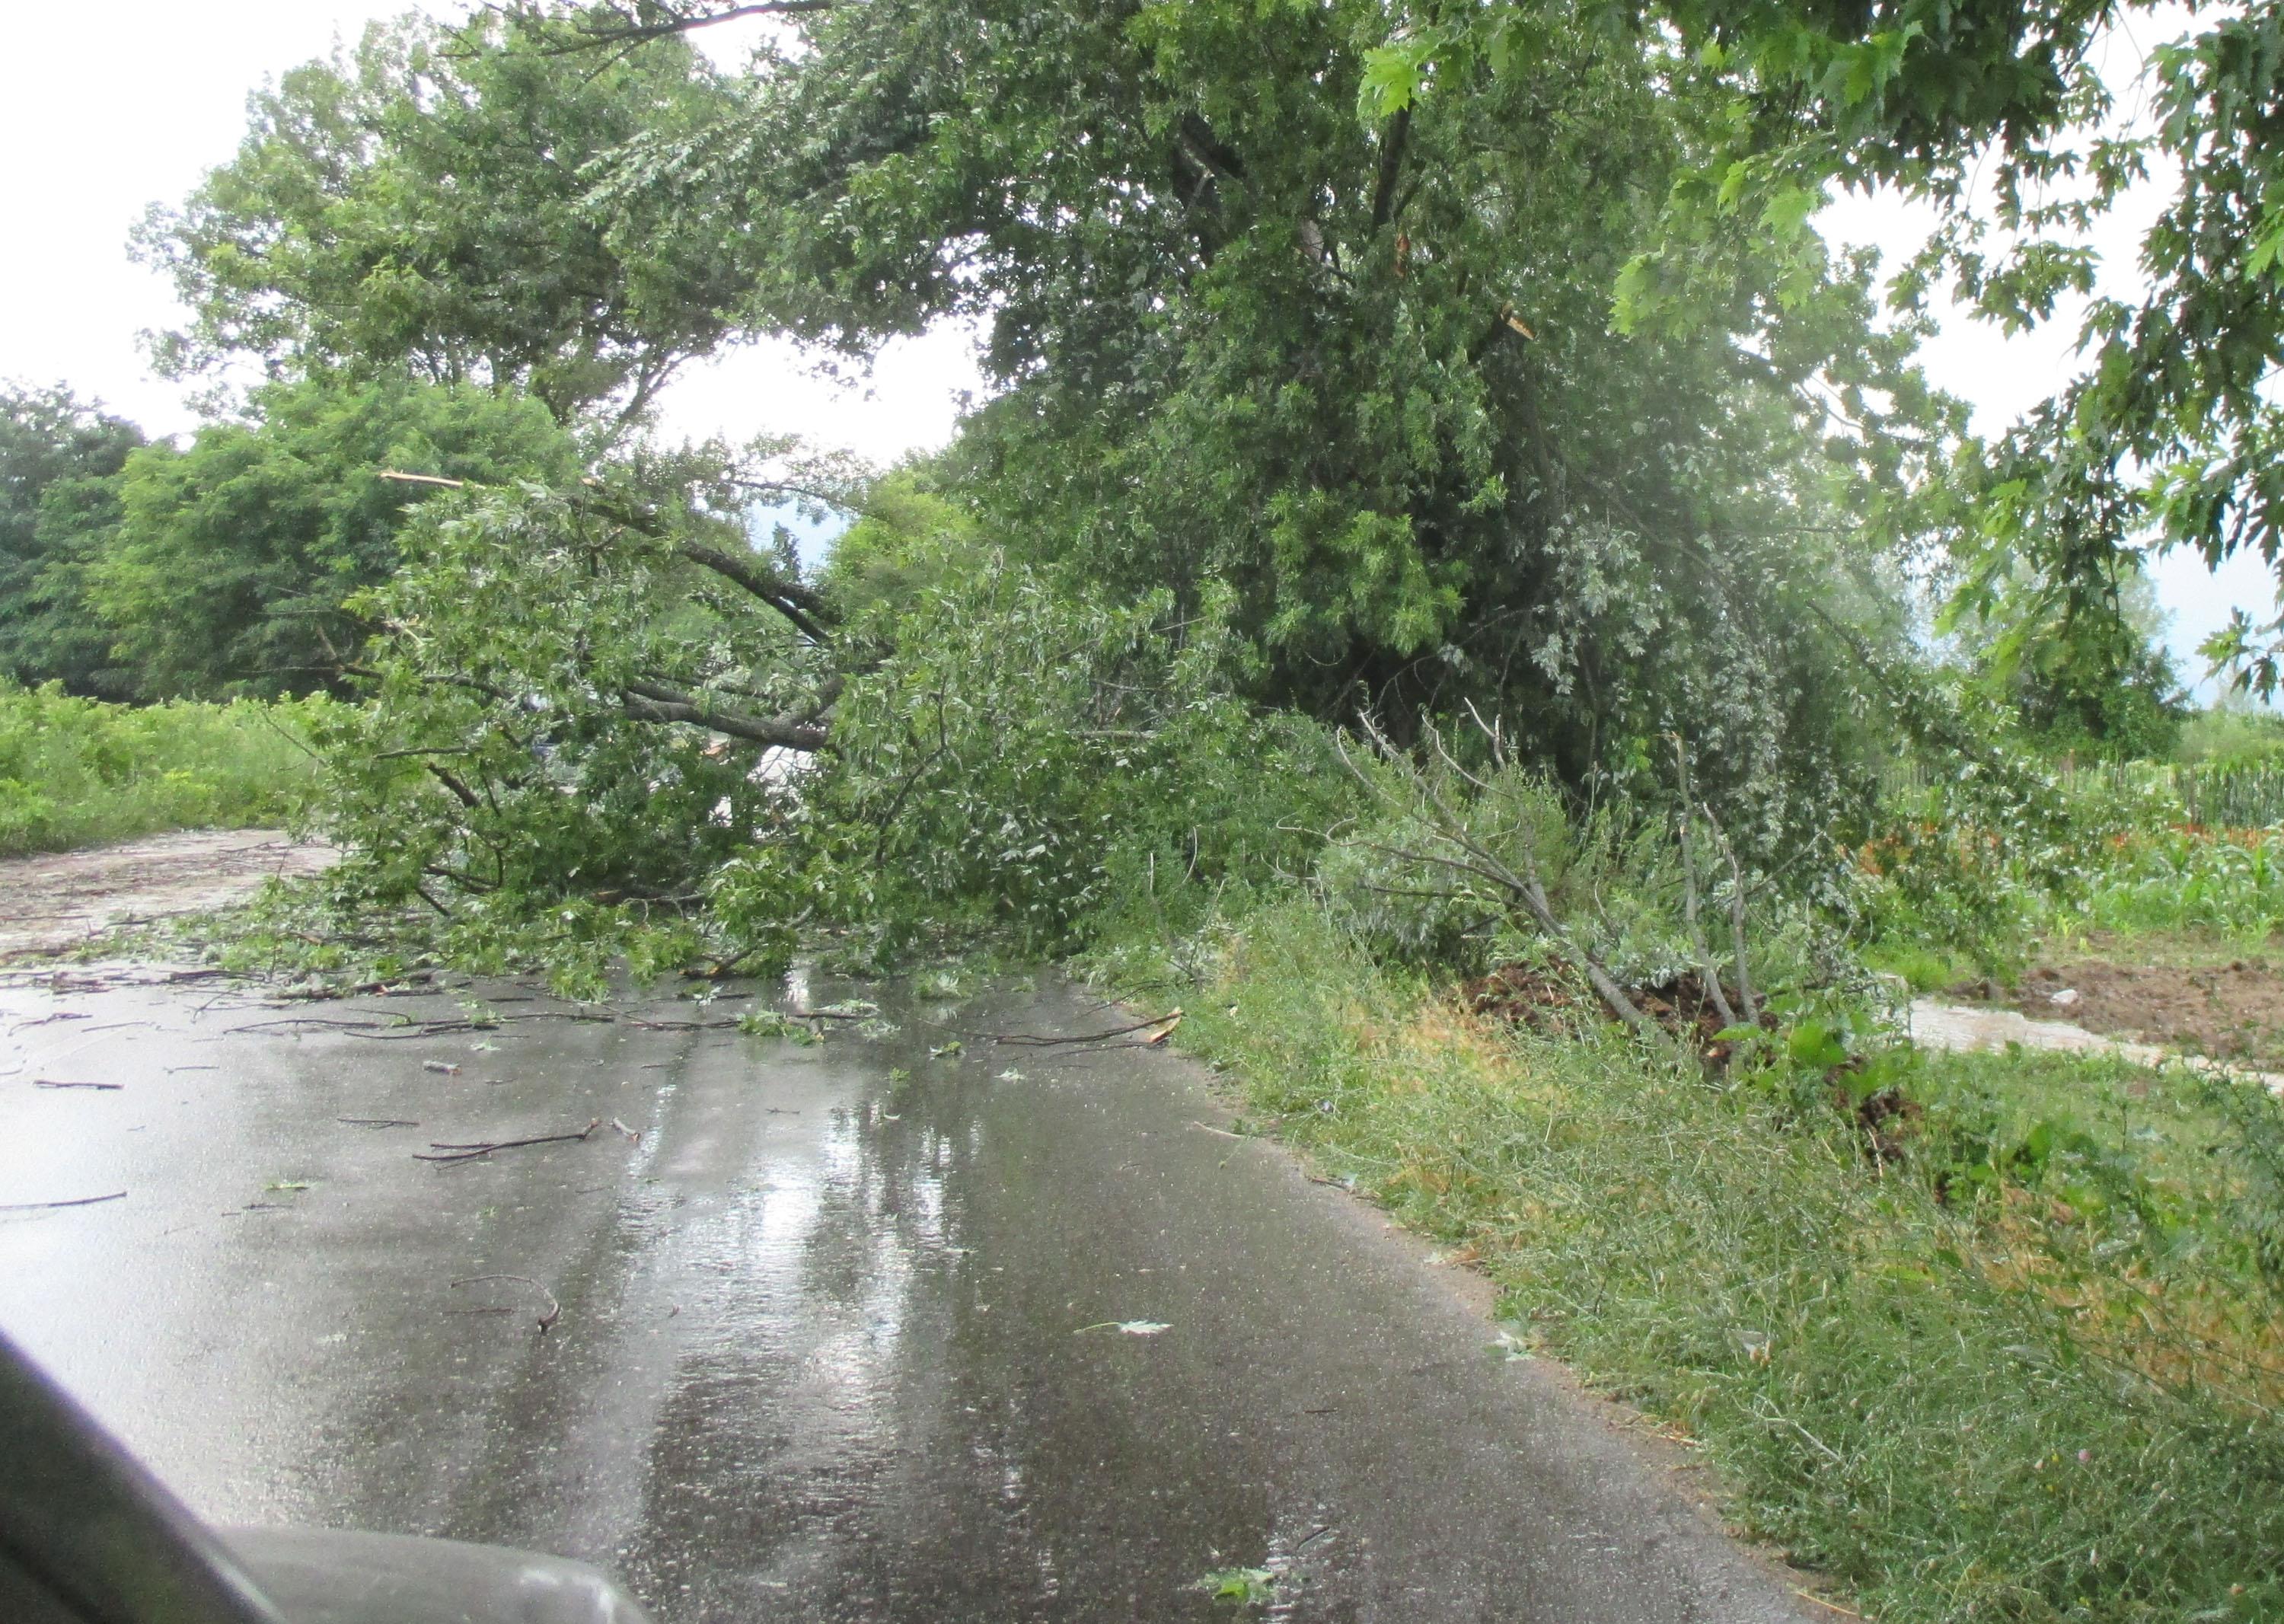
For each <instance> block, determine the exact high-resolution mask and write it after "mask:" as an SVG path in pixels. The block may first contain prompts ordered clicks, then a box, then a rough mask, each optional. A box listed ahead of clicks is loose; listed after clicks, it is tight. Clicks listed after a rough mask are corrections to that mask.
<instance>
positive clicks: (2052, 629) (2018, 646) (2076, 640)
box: [1952, 563, 2188, 761]
mask: <svg viewBox="0 0 2284 1624" xmlns="http://www.w3.org/2000/svg"><path fill="white" fill-rule="evenodd" d="M2122 573H2123V574H2124V579H2123V581H2122V582H2120V584H2119V589H2118V602H2117V605H2116V611H2117V612H2116V613H2102V614H2089V613H2083V612H2081V611H2078V610H2077V609H2076V608H2075V606H2074V605H2072V604H2071V603H2070V602H2069V600H2068V599H2067V597H2065V596H2064V595H2063V594H2061V593H2058V592H2056V591H2054V590H2053V589H2052V588H2051V587H2050V586H2040V585H2034V584H2033V583H2031V582H2027V581H2023V580H2020V579H2016V580H2012V581H2009V582H2007V583H2006V587H2005V589H2003V590H2001V591H1999V592H1998V593H1996V594H1994V595H1993V596H1991V597H1990V598H1989V599H1988V600H1986V601H1984V602H1983V606H1982V609H1981V611H1980V613H1979V616H1978V617H1977V619H1978V620H1979V624H1978V625H1977V626H1976V629H1977V630H1979V631H1981V632H1982V633H1983V636H1984V638H1985V641H1984V642H1983V645H1982V646H1981V647H1980V648H1978V649H1976V650H1975V656H1974V673H1975V681H1976V682H1977V683H1980V684H1982V685H1983V686H1984V687H1985V688H1987V689H1988V690H1989V691H1990V692H1991V697H1992V698H1993V699H1995V700H1996V701H1997V702H1998V703H1999V704H2000V705H2002V706H2004V707H2006V708H2008V709H2010V710H2012V711H2013V713H2014V715H2015V716H2016V717H2017V718H2018V719H2019V726H2020V727H2021V729H2022V731H2023V733H2024V734H2026V735H2027V736H2028V737H2029V738H2030V739H2031V740H2033V741H2035V742H2036V744H2037V745H2038V746H2039V747H2041V748H2043V749H2045V750H2046V751H2049V752H2052V753H2064V752H2067V753H2072V754H2075V755H2087V756H2095V757H2100V758H2104V759H2108V760H2112V761H2141V760H2147V759H2149V758H2152V757H2162V756H2164V755H2167V754H2169V753H2171V751H2172V748H2173V746H2174V744H2175V741H2176V740H2177V739H2178V737H2179V735H2180V730H2181V723H2182V722H2183V719H2184V718H2185V717H2186V715H2187V714H2188V700H2187V696H2186V694H2185V693H2183V692H2182V691H2181V686H2180V681H2179V678H2178V675H2177V674H2176V672H2175V671H2174V669H2173V662H2172V659H2171V655H2169V654H2168V653H2167V652H2166V651H2165V646H2164V636H2163V631H2164V628H2163V612H2162V611H2161V610H2160V609H2159V608H2158V606H2157V602H2156V592H2155V588H2154V587H2153V586H2152V585H2151V583H2150V582H2149V580H2148V578H2147V576H2146V575H2144V574H2142V573H2141V572H2140V571H2139V568H2138V566H2132V565H2131V564H2130V563H2129V564H2128V565H2127V566H2123V572H2122ZM1966 620H1967V616H1965V615H1964V614H1962V613H1956V612H1955V613H1954V615H1953V617H1952V623H1953V624H1959V623H1962V622H1964V621H1966Z"/></svg>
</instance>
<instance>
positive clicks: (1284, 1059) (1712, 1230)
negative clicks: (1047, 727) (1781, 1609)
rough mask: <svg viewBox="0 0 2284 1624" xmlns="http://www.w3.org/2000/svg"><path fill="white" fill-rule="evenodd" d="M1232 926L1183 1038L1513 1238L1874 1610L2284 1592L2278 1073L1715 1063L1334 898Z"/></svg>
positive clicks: (1388, 1199) (1261, 1107) (1420, 1203)
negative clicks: (1550, 1001) (1504, 1022)
mask: <svg viewBox="0 0 2284 1624" xmlns="http://www.w3.org/2000/svg"><path fill="white" fill-rule="evenodd" d="M1216 941H1217V943H1218V948H1217V951H1216V953H1215V955H1214V956H1213V957H1212V961H1211V963H1210V964H1208V966H1207V967H1206V977H1207V980H1208V985H1207V986H1206V987H1205V988H1202V989H1198V988H1193V989H1192V990H1191V992H1190V993H1189V994H1188V995H1186V996H1185V1002H1186V1003H1187V1004H1188V1006H1189V1007H1190V1008H1191V1009H1192V1010H1193V1017H1192V1019H1191V1020H1190V1021H1189V1022H1188V1023H1187V1024H1186V1025H1185V1027H1184V1031H1183V1037H1184V1039H1185V1041H1188V1042H1192V1043H1193V1044H1194V1045H1196V1046H1198V1047H1200V1048H1201V1049H1202V1050H1203V1051H1204V1052H1205V1053H1206V1054H1207V1055H1208V1057H1209V1058H1213V1059H1214V1060H1216V1062H1218V1063H1220V1064H1221V1065H1222V1066H1224V1067H1226V1068H1227V1069H1228V1070H1229V1071H1230V1072H1231V1073H1232V1075H1233V1076H1234V1077H1235V1078H1236V1079H1238V1080H1239V1081H1240V1084H1241V1086H1242V1088H1243V1089H1244V1090H1245V1094H1246V1097H1247V1099H1248V1102H1249V1105H1250V1107H1251V1109H1252V1110H1253V1111H1254V1112H1255V1113H1258V1114H1259V1116H1260V1117H1261V1118H1263V1119H1264V1120H1265V1121H1266V1122H1267V1123H1268V1124H1269V1125H1271V1127H1273V1128H1275V1129H1276V1130H1277V1131H1279V1132H1281V1133H1282V1134H1283V1135H1285V1136H1287V1137H1288V1138H1289V1139H1291V1140H1292V1141H1293V1142H1295V1144H1298V1145H1300V1146H1302V1147H1303V1148H1305V1149H1306V1150H1307V1151H1308V1152H1310V1153H1311V1154H1312V1155H1314V1156H1315V1157H1316V1158H1318V1159H1319V1160H1320V1161H1321V1163H1322V1164H1323V1165H1324V1166H1325V1167H1326V1169H1327V1170H1328V1171H1331V1172H1333V1173H1335V1174H1338V1175H1342V1176H1343V1178H1344V1181H1345V1182H1348V1183H1351V1184H1353V1185H1354V1186H1355V1187H1356V1188H1357V1189H1358V1190H1360V1191H1364V1192H1365V1193H1367V1194H1369V1195H1370V1196H1372V1197H1373V1198H1374V1199H1376V1200H1378V1201H1380V1202H1381V1203H1383V1204H1384V1205H1386V1206H1388V1207H1389V1208H1390V1209H1391V1211H1393V1212H1394V1213H1395V1214H1396V1215H1397V1216H1398V1217H1400V1218H1401V1219H1403V1220H1404V1222H1406V1223H1408V1224H1410V1225H1411V1226H1412V1227H1414V1228H1416V1229H1418V1230H1422V1231H1424V1232H1426V1233H1428V1234H1430V1235H1432V1236H1434V1237H1435V1238H1437V1239H1439V1240H1440V1241H1442V1242H1443V1243H1444V1244H1446V1245H1452V1246H1456V1247H1458V1248H1459V1249H1460V1250H1461V1251H1462V1253H1463V1254H1468V1255H1473V1256H1474V1257H1476V1258H1477V1259H1479V1260H1480V1261H1482V1264H1483V1266H1484V1267H1486V1268H1487V1269H1489V1270H1490V1273H1491V1275H1492V1277H1494V1278H1495V1279H1496V1280H1497V1281H1498V1284H1500V1285H1501V1286H1502V1287H1503V1288H1504V1291H1505V1293H1506V1305H1507V1308H1508V1310H1509V1311H1510V1312H1511V1313H1512V1314H1513V1315H1514V1316H1516V1318H1517V1319H1518V1320H1520V1321H1521V1322H1522V1323H1524V1324H1525V1325H1526V1326H1527V1327H1528V1331H1527V1332H1526V1334H1527V1335H1528V1336H1529V1338H1530V1339H1532V1340H1535V1341H1536V1342H1537V1343H1538V1344H1540V1345H1542V1346H1543V1347H1545V1348H1546V1349H1547V1350H1548V1351H1550V1352H1552V1353H1553V1354H1555V1355H1559V1356H1560V1357H1561V1358H1562V1359H1564V1360H1565V1361H1567V1362H1569V1363H1570V1364H1572V1365H1573V1366H1574V1367H1575V1368H1576V1370H1579V1372H1580V1373H1581V1374H1582V1375H1584V1377H1585V1378H1587V1379H1588V1380H1589V1381H1591V1382H1592V1383H1594V1384H1596V1385H1597V1386H1600V1387H1601V1388H1602V1389H1603V1390H1605V1391H1607V1392H1610V1393H1613V1394H1617V1395H1619V1396H1621V1397H1623V1398H1625V1399H1627V1400H1630V1401H1632V1402H1634V1403H1635V1404H1637V1405H1639V1406H1640V1407H1641V1408H1642V1409H1645V1410H1647V1411H1648V1412H1650V1413H1652V1414H1654V1415H1655V1416H1657V1417H1661V1418H1662V1419H1663V1420H1665V1421H1668V1422H1670V1423H1672V1424H1675V1425H1678V1426H1679V1427H1681V1428H1683V1429H1686V1432H1687V1433H1688V1434H1689V1435H1690V1436H1691V1437H1693V1439H1694V1440H1695V1441H1697V1443H1698V1445H1699V1447H1700V1448H1701V1449H1702V1451H1703V1452H1704V1455H1705V1456H1707V1457H1709V1459H1710V1460H1711V1461H1713V1462H1714V1463H1715V1464H1717V1467H1718V1468H1719V1469H1720V1470H1721V1472H1723V1473H1724V1474H1725V1478H1726V1480H1727V1482H1728V1483H1729V1485H1730V1486H1731V1488H1732V1491H1733V1493H1732V1499H1731V1514H1732V1516H1733V1519H1735V1520H1736V1521H1737V1522H1738V1523H1739V1524H1740V1525H1741V1526H1743V1527H1744V1528H1745V1529H1747V1530H1748V1532H1750V1533H1753V1534H1757V1535H1760V1536H1762V1537H1764V1538H1767V1539H1769V1540H1771V1541H1773V1542H1776V1543H1778V1544H1779V1545H1781V1546H1782V1547H1783V1548H1785V1549H1786V1550H1787V1551H1788V1552H1789V1553H1790V1554H1791V1555H1792V1556H1793V1557H1794V1558H1795V1559H1796V1560H1798V1561H1800V1562H1802V1563H1803V1564H1805V1565H1809V1566H1811V1567H1814V1568H1817V1569H1819V1570H1821V1571H1822V1572H1824V1573H1828V1574H1829V1575H1831V1576H1832V1577H1833V1578H1834V1579H1835V1580H1837V1581H1841V1582H1842V1583H1844V1584H1846V1585H1847V1586H1849V1587H1850V1589H1852V1590H1853V1591H1854V1592H1855V1593H1856V1594H1857V1595H1858V1597H1861V1605H1862V1606H1863V1608H1864V1610H1865V1611H1866V1613H1868V1614H1871V1615H1873V1616H1876V1617H1878V1618H1881V1619H1883V1620H1967V1619H1975V1620H1982V1619H1991V1620H2065V1619H2068V1620H2155V1619H2167V1620H2177V1619H2198V1620H2253V1619H2267V1618H2273V1617H2276V1616H2279V1614H2280V1612H2284V1558H2280V1552H2284V1427H2280V1425H2279V1424H2278V1420H2277V1416H2278V1408H2279V1405H2280V1404H2284V1362H2280V1361H2279V1359H2278V1357H2277V1351H2276V1350H2277V1349H2278V1347H2279V1346H2280V1342H2279V1339H2278V1333H2279V1332H2280V1331H2284V1297H2280V1294H2279V1276H2278V1273H2277V1271H2276V1269H2275V1268H2274V1266H2273V1265H2274V1261H2275V1260H2274V1255H2273V1254H2274V1253H2275V1252H2276V1246H2275V1244H2274V1239H2273V1237H2274V1235H2275V1233H2277V1232H2279V1231H2278V1230H2276V1228H2275V1225H2274V1223H2273V1219H2272V1214H2274V1212H2275V1211H2276V1210H2277V1209H2276V1201H2275V1194H2276V1191H2277V1190H2278V1189H2279V1188H2280V1187H2284V1186H2280V1184H2279V1181H2278V1176H2277V1175H2279V1173H2280V1172H2284V1158H2280V1157H2279V1156H2278V1155H2277V1153H2276V1152H2277V1150H2278V1147H2280V1146H2284V1117H2280V1114H2279V1113H2278V1112H2277V1111H2275V1110H2273V1109H2272V1108H2271V1107H2272V1105H2273V1102H2271V1101H2268V1100H2266V1098H2265V1097H2257V1098H2256V1097H2251V1096H2248V1095H2246V1094H2244V1093H2243V1092H2242V1091H2241V1090H2239V1091H2236V1092H2231V1093H2227V1094H2225V1095H2224V1094H2216V1093H2215V1092H2214V1090H2216V1089H2228V1088H2229V1087H2230V1085H2226V1084H2220V1083H2216V1082H2213V1081H2209V1080H2202V1079H2198V1078H2194V1077H2193V1076H2190V1075H2189V1074H2186V1073H2184V1074H2164V1075H2159V1074H2152V1073H2148V1072H2146V1071H2139V1070H2136V1069H2134V1068H2131V1067H2125V1066H2118V1065H2116V1064H2092V1065H2090V1064H2088V1063H2086V1062H2085V1061H2083V1060H2077V1059H2071V1058H2060V1057H2056V1058H2040V1059H2038V1060H2035V1061H2033V1060H2030V1059H2027V1058H2023V1057H2017V1056H2003V1055H2002V1056H1992V1057H1948V1056H1946V1057H1935V1056H1927V1055H1920V1054H1915V1053H1913V1052H1912V1051H1910V1050H1890V1051H1888V1052H1886V1053H1884V1054H1881V1055H1879V1056H1876V1057H1874V1058H1873V1059H1871V1060H1870V1061H1869V1062H1868V1064H1865V1063H1859V1065H1862V1066H1863V1069H1862V1070H1859V1071H1858V1072H1854V1073H1848V1074H1841V1075H1840V1076H1838V1077H1835V1078H1830V1079H1827V1078H1826V1077H1825V1075H1824V1074H1815V1075H1813V1076H1810V1077H1805V1078H1804V1077H1803V1075H1802V1074H1799V1073H1798V1071H1797V1070H1796V1069H1795V1070H1787V1069H1783V1068H1781V1067H1779V1066H1775V1065H1773V1064H1772V1066H1768V1067H1766V1068H1764V1069H1762V1070H1760V1071H1754V1070H1753V1069H1751V1068H1750V1067H1740V1068H1738V1069H1737V1071H1736V1072H1735V1074H1733V1075H1732V1076H1730V1077H1727V1078H1723V1079H1717V1080H1714V1081H1709V1080H1708V1078H1707V1076H1706V1075H1705V1074H1702V1073H1701V1072H1700V1071H1698V1070H1697V1069H1696V1068H1695V1067H1693V1066H1686V1065H1685V1066H1672V1065H1669V1064H1666V1063H1663V1062H1659V1061H1653V1060H1650V1059H1647V1058H1645V1057H1644V1056H1643V1054H1642V1053H1641V1052H1640V1051H1639V1050H1637V1049H1636V1048H1634V1047H1632V1046H1631V1045H1630V1044H1628V1043H1626V1042H1623V1041H1622V1040H1620V1039H1618V1038H1616V1037H1615V1036H1613V1037H1611V1038H1609V1039H1608V1040H1607V1041H1596V1040H1593V1039H1591V1038H1590V1039H1588V1040H1586V1041H1584V1042H1580V1041H1576V1040H1571V1041H1559V1040H1554V1039H1549V1038H1545V1037H1540V1036H1535V1035H1530V1034H1528V1033H1524V1032H1518V1031H1510V1030H1507V1029H1505V1028H1496V1027H1490V1026H1489V1025H1486V1024H1484V1023H1483V1022H1482V1021H1480V1020H1478V1019H1476V1018H1474V1017H1473V1016H1470V1015H1468V1014H1467V1013H1465V1012H1463V1011H1460V1010H1459V1008H1458V1007H1457V1006H1456V1005H1455V1004H1453V1003H1451V1001H1450V1000H1448V999H1447V998H1443V997H1441V996H1439V995H1437V994H1436V993H1435V991H1434V989H1433V988H1432V986H1431V983H1430V982H1429V981H1428V980H1426V979H1424V978H1422V977H1420V976H1416V975H1414V974H1412V972H1405V971H1392V970H1390V969H1388V967H1387V966H1386V965H1385V964H1376V963H1374V962H1373V960H1372V958H1370V957H1369V956H1367V955H1366V954H1365V952H1364V951H1363V950H1362V949H1360V948H1359V947H1358V946H1357V942H1356V941H1355V940H1354V939H1353V938H1351V937H1349V935H1347V934H1346V933H1344V932H1343V931H1342V930H1341V928H1340V927H1339V926H1338V925H1336V924H1334V921H1333V920H1331V919H1330V918H1329V917H1327V916H1326V913H1325V912H1324V911H1323V910H1322V909H1321V908H1318V907H1317V906H1314V905H1312V904H1310V903H1308V902H1303V901H1291V902H1284V903H1280V904H1276V905H1272V906H1271V907H1269V908H1267V909H1265V910H1260V911H1257V912H1255V913H1253V914H1252V915H1250V916H1249V917H1247V918H1246V919H1245V920H1244V921H1243V922H1242V924H1241V925H1239V926H1236V927H1233V928H1228V929H1225V930H1224V931H1223V932H1222V933H1220V934H1219V935H1218V937H1217V938H1216ZM1123 968H1124V970H1125V972H1126V974H1127V975H1128V976H1129V978H1133V977H1135V976H1136V975H1137V973H1138V970H1137V966H1136V965H1135V964H1133V963H1131V962H1128V963H1126V964H1125V965H1124V966H1123ZM1866 1073H1868V1075H1867V1074H1866ZM1872 1093H1881V1096H1882V1097H1884V1098H1888V1099H1889V1100H1892V1101H1895V1102H1897V1105H1895V1107H1894V1112H1893V1114H1891V1115H1889V1117H1888V1118H1887V1119H1886V1120H1885V1122H1884V1123H1883V1125H1882V1128H1883V1132H1882V1142H1883V1143H1884V1144H1886V1146H1887V1150H1886V1152H1884V1153H1882V1152H1878V1151H1876V1150H1875V1149H1874V1148H1873V1140H1872V1138H1871V1136H1869V1135H1867V1133H1866V1129H1865V1127H1864V1118H1863V1116H1862V1114H1861V1109H1860V1102H1861V1101H1862V1100H1863V1099H1864V1098H1865V1097H1867V1096H1868V1095H1869V1094H1872ZM1898 1146H1900V1154H1899V1156H1898ZM2264 1213H2266V1214H2271V1216H2269V1217H2266V1218H2264V1217H2263V1216H2262V1215H2261V1214H2264Z"/></svg>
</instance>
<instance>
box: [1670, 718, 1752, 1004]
mask: <svg viewBox="0 0 2284 1624" xmlns="http://www.w3.org/2000/svg"><path fill="white" fill-rule="evenodd" d="M1668 737H1669V738H1671V739H1672V740H1673V764H1674V768H1675V770H1677V771H1678V773H1679V774H1680V775H1681V823H1680V829H1681V886H1682V889H1681V912H1682V917H1683V919H1684V920H1685V921H1686V923H1687V925H1688V926H1689V941H1690V945H1691V946H1693V947H1694V948H1695V949H1697V973H1698V975H1699V977H1700V978H1701V980H1703V981H1704V983H1705V994H1706V996H1708V997H1709V998H1711V999H1712V1000H1713V1008H1714V1009H1715V1010H1716V1011H1717V1012H1718V1013H1719V1015H1720V1017H1721V1024H1722V1025H1723V1026H1724V1027H1733V1026H1735V1025H1736V1024H1737V1012H1736V1011H1734V1010H1732V1009H1731V1008H1730V1007H1729V997H1728V995H1727V994H1726V993H1725V992H1724V991H1723V990H1722V988H1721V972H1720V970H1719V968H1718V967H1717V966H1716V965H1715V964H1714V963H1713V949H1712V948H1711V947H1710V946H1709V944H1708V943H1707V941H1706V940H1705V927H1704V925H1702V924H1701V923H1700V922H1699V920H1698V917H1697V859H1696V856H1695V855H1694V854H1693V852H1692V851H1691V850H1690V843H1689V826H1690V824H1693V822H1695V821H1696V816H1697V815H1696V813H1695V812H1694V811H1693V810H1692V809H1691V808H1690V804H1689V752H1688V750H1687V749H1686V747H1685V746H1683V744H1682V742H1681V735H1680V734H1678V733H1673V734H1669V735H1668Z"/></svg>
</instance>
